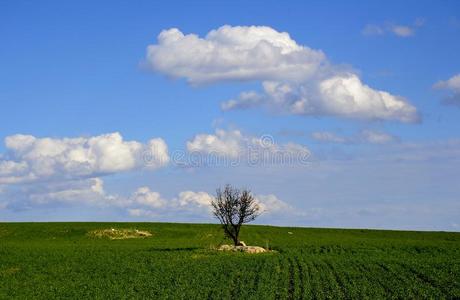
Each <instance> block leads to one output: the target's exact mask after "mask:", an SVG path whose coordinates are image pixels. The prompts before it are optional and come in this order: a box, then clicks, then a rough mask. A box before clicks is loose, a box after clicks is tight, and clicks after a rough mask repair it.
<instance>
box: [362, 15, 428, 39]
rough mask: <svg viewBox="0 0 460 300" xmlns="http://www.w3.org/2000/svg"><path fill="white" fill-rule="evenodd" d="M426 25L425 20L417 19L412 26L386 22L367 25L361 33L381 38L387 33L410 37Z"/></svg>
mask: <svg viewBox="0 0 460 300" xmlns="http://www.w3.org/2000/svg"><path fill="white" fill-rule="evenodd" d="M424 24H425V20H424V19H422V18H417V19H416V20H415V21H414V22H413V24H412V25H402V24H395V23H391V22H386V23H385V24H383V25H377V24H367V25H366V26H365V27H364V29H363V30H362V31H361V33H362V34H363V35H365V36H380V35H384V34H386V33H391V34H394V35H396V36H398V37H403V38H406V37H410V36H413V35H415V32H416V29H417V28H420V27H422V26H423V25H424Z"/></svg>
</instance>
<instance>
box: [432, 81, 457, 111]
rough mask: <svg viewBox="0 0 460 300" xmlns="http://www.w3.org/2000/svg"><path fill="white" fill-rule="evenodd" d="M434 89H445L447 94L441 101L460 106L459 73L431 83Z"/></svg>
mask: <svg viewBox="0 0 460 300" xmlns="http://www.w3.org/2000/svg"><path fill="white" fill-rule="evenodd" d="M433 88H434V89H438V90H446V91H447V92H448V93H449V94H448V95H447V96H446V97H444V99H443V100H442V103H443V104H445V105H453V106H457V107H460V73H459V74H457V75H454V76H452V77H451V78H449V79H447V80H440V81H438V82H436V83H435V84H434V85H433Z"/></svg>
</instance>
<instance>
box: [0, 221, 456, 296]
mask: <svg viewBox="0 0 460 300" xmlns="http://www.w3.org/2000/svg"><path fill="white" fill-rule="evenodd" d="M106 228H136V229H139V230H148V231H150V232H151V233H153V236H152V237H148V238H144V239H127V240H109V239H98V238H94V237H91V236H89V235H88V232H89V231H91V230H94V229H106ZM289 232H290V233H289ZM242 240H244V241H246V242H247V243H248V244H250V245H259V246H263V247H266V246H267V245H268V247H270V248H271V249H275V250H277V251H276V252H270V253H264V254H246V253H230V252H225V253H224V252H218V251H215V250H214V247H216V246H218V245H219V244H221V243H224V242H225V241H224V240H223V239H222V233H221V231H220V228H219V226H217V225H198V224H193V225H189V224H169V223H0V298H1V299H14V298H18V299H19V298H21V299H32V298H39V299H53V298H61V299H62V298H66V299H69V298H74V299H75V298H78V299H82V298H86V299H109V298H110V299H119V298H144V299H145V298H152V299H165V298H167V299H280V298H281V299H301V298H305V299H310V298H315V299H358V298H368V299H380V298H415V299H420V298H433V299H443V298H446V299H455V298H456V299H458V298H460V233H442V232H409V231H377V230H341V229H309V228H286V227H270V226H245V227H244V228H243V230H242Z"/></svg>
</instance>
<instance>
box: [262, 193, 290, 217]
mask: <svg viewBox="0 0 460 300" xmlns="http://www.w3.org/2000/svg"><path fill="white" fill-rule="evenodd" d="M255 198H256V202H257V204H258V205H259V208H260V210H261V212H262V213H264V214H271V213H283V212H284V213H292V212H293V211H294V210H295V209H294V208H293V207H292V206H290V205H289V204H287V203H286V202H284V201H282V200H280V199H278V197H276V196H275V195H273V194H269V195H256V196H255Z"/></svg>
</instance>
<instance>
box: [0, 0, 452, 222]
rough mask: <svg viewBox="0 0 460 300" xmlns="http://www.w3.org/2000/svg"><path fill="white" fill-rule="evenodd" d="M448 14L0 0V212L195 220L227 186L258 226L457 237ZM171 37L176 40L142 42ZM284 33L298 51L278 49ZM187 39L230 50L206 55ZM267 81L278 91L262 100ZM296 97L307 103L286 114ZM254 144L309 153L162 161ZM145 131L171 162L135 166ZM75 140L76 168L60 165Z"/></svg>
mask: <svg viewBox="0 0 460 300" xmlns="http://www.w3.org/2000/svg"><path fill="white" fill-rule="evenodd" d="M459 12H460V4H459V3H458V1H443V2H439V1H404V2H401V1H381V2H378V1H376V2H372V3H370V2H364V1H310V2H306V1H290V2H289V3H285V2H282V1H251V2H249V3H248V2H247V1H228V2H225V1H219V2H215V1H197V2H195V3H193V4H191V3H187V5H184V2H179V1H168V2H164V3H160V1H156V2H153V1H136V2H135V3H130V2H122V1H120V2H116V1H106V2H104V1H98V2H97V3H94V1H78V2H70V1H65V2H62V1H40V2H30V1H11V2H3V3H2V4H0V36H1V43H0V66H1V67H0V103H1V110H0V139H1V140H5V142H4V143H0V153H1V154H0V155H1V156H0V220H6V221H10V220H152V221H157V220H159V221H204V222H207V221H211V220H212V219H211V218H210V217H209V213H208V211H207V208H206V205H204V204H203V203H206V199H208V198H207V194H211V195H212V194H213V192H214V190H215V188H216V187H218V186H220V185H223V184H225V183H232V184H235V185H237V186H249V187H250V188H251V189H252V190H253V191H254V193H255V194H256V195H260V196H259V198H260V202H261V203H262V204H263V205H264V207H266V209H267V213H266V214H265V215H264V216H263V217H261V220H260V222H261V223H270V224H283V225H299V226H323V227H366V228H367V227H371V228H391V229H434V230H456V231H458V230H459V228H460V227H459V226H460V224H459V221H458V220H459V217H460V202H459V200H460V199H459V196H460V190H459V187H458V179H459V178H460V174H459V171H458V170H459V167H460V136H459V130H460V122H459V121H458V120H459V117H460V96H459V95H460V77H459V78H458V80H457V79H456V77H455V76H457V75H458V74H460V60H459V59H458V53H460V38H459V37H460V13H459ZM224 25H228V27H227V28H228V34H229V35H231V37H232V38H235V39H237V38H238V39H237V42H235V40H232V43H233V42H234V43H240V44H237V45H236V44H235V45H234V44H232V45H231V46H232V47H233V46H235V47H234V48H231V47H230V48H227V46H228V45H227V44H226V43H228V41H226V42H225V41H224V42H222V39H223V38H224V37H225V32H224V30H220V31H219V28H222V26H224ZM237 26H240V27H237ZM250 26H265V27H253V28H258V29H254V30H252V31H251V30H249V31H246V29H248V28H251V27H250ZM171 28H177V29H178V30H180V32H182V36H185V38H184V40H183V43H182V44H180V45H178V46H177V45H175V44H174V45H172V44H167V43H162V42H161V41H160V40H159V39H158V38H157V37H158V35H159V34H160V33H161V32H162V31H163V30H169V29H171ZM212 30H215V31H216V32H217V33H216V36H217V37H216V38H215V39H214V40H212V38H211V39H208V38H206V35H207V34H208V32H210V31H212ZM256 30H258V31H257V33H256ZM282 32H286V33H288V34H289V37H288V40H287V41H288V42H289V43H291V44H292V43H294V44H295V45H296V46H292V45H291V44H289V45H290V46H286V47H287V48H286V49H284V48H283V49H282V50H280V51H281V54H276V53H277V52H276V51H278V49H279V48H277V47H278V46H279V45H278V44H276V43H277V42H278V41H280V40H282V35H281V34H280V33H282ZM166 33H167V34H166V35H167V36H168V37H170V38H174V37H176V35H175V33H174V32H172V31H167V32H166ZM190 34H195V35H196V37H197V39H198V41H199V42H200V43H202V44H203V45H208V44H212V45H214V46H215V47H216V48H217V49H223V50H222V51H227V52H225V53H227V54H226V55H225V56H222V55H221V54H219V53H218V52H215V53H213V54H212V55H215V60H212V62H209V61H208V58H209V57H210V56H209V55H206V54H203V52H202V51H203V49H206V48H200V47H201V46H197V44H196V43H191V42H189V40H187V39H186V38H187V37H188V35H190ZM257 34H262V35H263V39H264V42H263V43H262V44H261V45H262V46H264V45H265V44H264V43H266V44H267V45H268V46H267V47H268V48H263V47H262V46H260V45H259V46H260V47H262V48H257V47H259V46H257V47H256V46H254V45H252V44H251V45H250V46H248V47H253V48H251V49H250V51H252V52H248V53H249V56H248V57H249V58H248V60H247V61H244V60H242V59H241V57H243V55H244V54H245V53H246V52H244V51H243V52H238V51H239V50H235V51H234V52H231V51H230V50H229V49H239V48H238V47H240V46H242V45H243V46H244V47H246V44H245V43H247V41H250V40H251V41H252V40H253V39H257V38H258V37H256V36H257ZM166 35H165V36H166ZM283 41H284V40H283ZM149 45H150V46H153V48H151V49H154V50H152V51H151V52H149V51H150V50H147V47H149ZM219 47H220V48H219ZM282 47H284V46H282ZM302 47H303V48H302ZM305 47H308V49H310V50H312V51H313V52H314V53H316V54H314V53H313V54H312V53H311V52H308V51H306V50H305V49H306V48H305ZM288 48H289V49H288ZM293 48H295V51H297V52H295V51H294V52H295V53H299V54H298V55H297V54H296V55H294V54H292V53H291V52H289V51H291V50H292V49H293ZM297 48H298V49H297ZM149 49H150V48H149ZM184 49H185V50H184ZM261 49H262V50H261ZM264 49H265V50H264ZM267 49H269V50H270V51H275V52H273V53H275V54H273V55H275V56H273V57H274V58H273V59H271V60H269V64H273V68H274V69H270V70H268V69H266V68H265V66H264V65H266V64H267V62H266V61H264V58H263V55H265V54H266V53H267V52H263V51H269V50H267ZM273 49H275V50H273ZM299 49H301V50H299ZM177 51H179V52H177ZM194 51H195V52H194ZM228 51H230V52H228ZM245 51H246V50H245ZM248 51H249V50H248ZM257 51H260V52H257ZM283 51H288V52H283ZM307 52H308V53H307ZM320 52H321V53H323V54H324V57H323V58H318V55H319V54H318V53H320ZM149 53H150V54H151V56H149ZM170 53H176V55H171V56H168V55H169V54H170ZM191 53H194V54H191ZM222 53H223V52H222ZM258 53H259V54H260V55H261V56H257V54H258ZM269 53H272V52H269ZM286 53H288V54H286ZM210 55H211V54H210ZM232 55H233V56H232ZM270 55H271V54H270ZM229 57H230V58H231V59H234V60H233V61H232V62H231V63H229V64H230V66H229V65H228V64H226V63H225V62H223V61H225V59H227V58H229ZM261 57H262V58H261ZM259 59H260V63H259V61H258V60H259ZM277 59H279V61H278V60H277ZM196 61H198V64H195V62H196ZM235 61H237V63H235ZM232 64H233V65H232ZM286 65H287V66H288V70H284V69H283V70H284V71H282V68H283V66H286ZM298 66H300V67H298ZM310 66H312V67H314V68H318V69H317V70H316V69H315V70H316V71H314V72H313V73H309V72H306V71H305V72H304V69H302V68H303V67H305V68H307V67H310ZM297 67H298V68H299V69H296V68H297ZM243 69H244V70H249V71H250V72H251V73H250V74H251V75H247V74H243V73H241V70H243ZM273 70H278V71H273ZM230 71H231V72H233V73H232V74H233V75H231V76H230V75H227V74H229V73H227V72H230ZM213 72H214V73H213ZM211 73H213V74H214V75H216V76H221V77H218V79H215V78H211V75H210V74H211ZM307 73H308V74H307ZM299 74H300V75H299ZM224 77H225V78H224ZM294 77H295V78H294ZM198 78H205V80H204V81H199V80H201V79H198ZM287 78H289V79H287ZM348 79H350V81H346V80H348ZM196 80H198V81H199V82H198V83H196V82H195V83H194V81H196ZM328 80H329V81H328ZM331 80H332V81H331ZM268 82H271V83H274V84H275V85H277V84H279V86H281V85H285V87H286V88H287V87H289V89H291V90H292V94H291V93H290V94H289V95H283V96H282V97H281V96H280V97H281V98H276V97H278V96H275V94H274V92H270V91H268V90H264V88H263V86H265V85H266V84H267V83H268ZM325 82H333V83H334V82H335V84H343V85H344V86H345V85H346V86H345V87H350V89H351V90H352V92H350V93H355V94H352V95H351V96H350V95H348V96H349V97H351V98H353V97H356V98H354V99H355V100H356V99H358V98H359V99H361V100H359V101H358V100H356V101H357V102H356V103H358V104H357V106H356V107H355V108H354V111H353V112H351V113H350V110H349V109H348V108H347V107H349V106H347V105H344V106H341V105H342V104H343V103H345V102H346V101H348V100H347V99H349V97H348V96H347V97H344V98H343V99H344V100H343V99H341V98H340V96H341V95H342V94H340V91H338V90H334V91H332V90H330V91H329V92H328V93H326V92H324V91H323V92H321V91H322V90H321V86H324V84H325ZM264 84H265V85H264ZM352 84H353V86H354V89H352V88H351V85H352ZM356 86H357V87H356ZM365 87H369V89H370V90H366V88H365ZM356 89H358V90H356ZM365 91H366V92H365ZM379 91H384V92H386V93H388V94H389V95H390V96H388V97H390V98H388V99H389V100H382V99H383V98H381V97H383V96H381V94H379ZM244 92H254V95H255V96H254V95H253V97H252V98H251V100H249V102H247V101H246V100H241V99H242V97H239V96H238V95H240V94H241V93H244ZM358 94H359V95H358ZM277 95H278V94H277ZM363 95H364V96H363ZM399 96H400V97H402V98H398V97H399ZM296 97H298V98H299V99H301V98H302V97H304V98H306V99H307V104H302V105H303V106H302V107H301V108H300V110H299V109H298V108H297V109H296V108H295V107H298V106H295V107H294V105H293V103H294V102H293V101H296V100H299V99H297V98H296ZM360 97H361V98H360ZM449 97H450V99H454V100H452V101H448V100H446V99H447V98H449ZM231 99H233V100H235V103H238V104H237V106H236V107H235V108H231V109H222V105H223V103H226V101H229V100H231ZM385 99H386V98H385ZM398 99H403V100H398ZM342 100H343V101H342ZM245 101H246V102H245ZM280 101H281V102H280ZM344 101H345V102H344ZM360 101H361V102H360ZM379 101H380V102H381V103H380V102H379ZM386 101H390V102H391V103H393V102H394V101H396V102H397V103H399V104H400V105H401V108H400V109H399V108H398V109H389V108H388V107H389V106H388V105H389V103H390V102H386ZM392 101H393V102H392ZM376 102H378V103H377V104H376ZM359 103H361V104H359ZM382 103H383V104H382ZM298 104H299V103H298ZM299 105H300V104H299ZM382 105H383V106H382ZM248 106H250V107H249V108H248ZM369 107H371V108H369ZM114 132H118V133H119V135H120V136H121V137H122V139H123V140H122V141H123V142H120V140H119V139H117V137H116V136H113V135H112V136H109V137H107V136H106V135H107V134H111V133H114ZM219 132H220V133H219ZM18 134H22V135H27V136H32V137H33V139H34V140H33V142H30V144H28V143H29V142H26V140H25V139H23V138H19V137H18ZM102 136H105V137H106V138H105V139H103V138H101V137H102ZM261 136H269V137H271V139H272V140H271V141H273V143H274V145H275V146H276V149H277V151H288V152H289V153H291V154H292V153H294V152H293V150H292V147H290V146H289V145H292V144H294V145H296V148H295V149H296V150H295V155H298V153H299V151H300V152H301V151H308V152H309V153H311V157H310V161H309V163H308V164H299V163H297V164H296V163H294V164H290V165H287V164H285V163H279V164H274V165H266V164H262V165H257V166H248V165H247V163H245V162H242V163H241V164H239V165H238V166H236V167H235V166H213V165H210V166H202V165H200V166H196V165H192V166H190V165H188V166H187V167H184V166H182V165H178V164H177V161H176V158H175V156H174V154H175V153H176V152H177V153H182V154H184V155H185V156H186V157H188V156H189V155H190V154H191V153H192V154H193V153H194V152H197V153H198V152H199V153H200V155H203V156H205V155H209V154H210V153H212V154H215V153H218V154H219V155H222V157H227V158H229V157H232V155H234V152H230V150H229V149H233V148H235V147H236V148H235V149H237V150H235V151H237V152H238V154H240V155H243V156H244V155H245V154H246V152H245V151H247V148H248V147H249V148H250V147H257V142H254V141H256V140H257V139H259V138H260V137H261ZM8 137H10V141H11V142H10V144H9V145H10V146H8V145H7V142H6V139H7V138H8ZM11 137H13V138H11ZM47 138H50V139H47ZM64 138H70V139H81V140H79V141H78V142H77V141H76V140H73V142H69V141H68V140H64ZM153 138H160V139H161V140H162V142H161V143H163V144H164V145H166V146H167V151H163V152H161V154H159V155H160V156H161V157H162V158H163V159H164V158H165V157H167V158H168V159H167V161H162V162H158V163H155V165H154V166H145V159H144V160H143V158H142V157H143V156H142V155H144V154H145V152H146V151H150V150H151V149H154V148H153V146H152V145H153V144H149V143H150V142H149V141H150V140H151V139H153ZM102 140H103V142H101V141H102ZM28 141H31V139H29V140H28ZM92 141H93V142H94V144H97V145H98V146H97V147H99V148H97V149H96V148H95V147H96V146H91V145H93V144H91V143H93V142H92ZM107 141H110V143H112V142H113V143H114V144H110V143H109V142H107ZM126 141H134V142H135V143H137V144H136V145H134V146H132V145H131V144H130V145H131V146H129V145H127V144H124V143H125V142H126ZM161 143H160V142H155V143H154V145H155V147H161V145H163V144H161ZM13 144H14V146H11V145H13ZM75 144H78V145H79V147H81V148H82V149H84V151H85V152H84V153H86V154H85V155H88V156H85V157H84V159H87V161H82V160H78V165H77V166H75V165H73V164H72V165H71V166H70V167H69V164H70V162H72V159H74V156H72V155H73V154H72V153H74V152H72V150H74V148H73V147H76V146H75ZM107 144H110V145H111V147H112V148H110V147H108V146H107ZM43 145H45V146H46V147H45V146H43ZM105 146H107V148H103V147H105ZM45 148H46V149H45ZM61 148H62V149H61ZM43 149H45V150H43ZM56 149H61V150H62V151H63V152H62V153H61V152H59V153H58V154H56V153H54V152H55V151H54V150H56ZM79 149H80V148H79ZM101 149H102V150H101ZM120 149H122V150H120ZM146 149H147V150H146ZM149 149H150V150H149ZM155 149H157V148H155ZM299 149H300V150H299ZM43 151H45V152H43ZM50 151H51V152H52V153H51V152H50ZM53 151H54V152H53ZM117 151H125V152H117ZM264 151H265V150H264ZM50 153H51V154H50ZM69 153H70V154H69ZM88 153H90V154H88ZM119 153H121V154H119ZM112 154H114V155H115V154H116V155H115V157H118V158H120V160H121V161H120V162H117V161H114V159H115V160H116V158H112ZM118 154H119V155H118ZM156 154H158V153H156ZM50 155H51V156H50ZM53 155H54V156H53ZM124 155H125V156H124ZM45 158H46V159H45ZM233 158H234V156H233ZM131 160H132V161H131ZM47 168H48V169H47ZM45 171H47V172H45ZM101 182H103V184H101ZM100 185H103V188H99V186H100ZM142 188H144V189H142ZM187 192H189V193H188V194H187ZM270 197H271V198H270ZM83 198H87V199H90V200H87V199H83Z"/></svg>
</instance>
